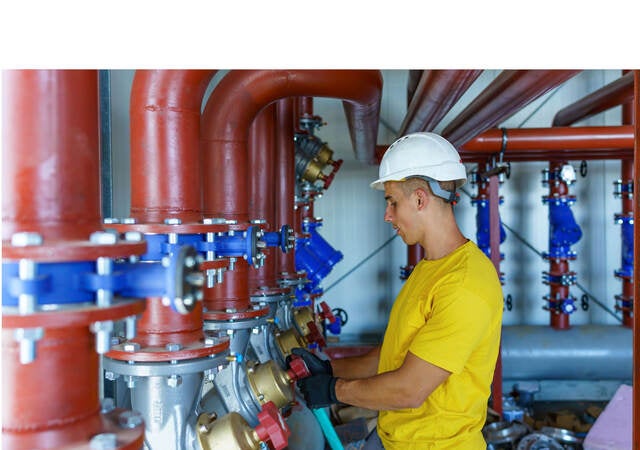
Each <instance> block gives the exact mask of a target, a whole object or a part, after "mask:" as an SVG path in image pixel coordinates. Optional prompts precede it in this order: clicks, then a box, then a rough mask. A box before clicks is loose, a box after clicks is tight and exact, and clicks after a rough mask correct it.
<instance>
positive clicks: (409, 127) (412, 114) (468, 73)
mask: <svg viewBox="0 0 640 450" xmlns="http://www.w3.org/2000/svg"><path fill="white" fill-rule="evenodd" d="M481 73H482V70H425V71H424V72H423V73H422V77H421V78H420V82H419V83H418V86H417V88H416V90H415V93H414V95H413V97H412V100H411V103H410V104H409V108H408V110H407V115H406V116H405V118H404V121H403V122H402V125H401V126H400V131H399V132H398V135H399V136H404V135H405V134H408V133H414V132H416V131H432V130H433V129H434V128H435V127H436V125H438V123H440V121H441V120H442V118H443V117H444V116H445V115H446V114H447V113H448V112H449V110H450V109H451V108H452V107H453V105H455V104H456V102H457V101H458V100H460V97H462V95H463V94H464V93H465V92H466V91H467V89H469V87H470V86H471V85H472V84H473V82H474V81H475V80H476V79H477V78H478V76H480V74H481Z"/></svg>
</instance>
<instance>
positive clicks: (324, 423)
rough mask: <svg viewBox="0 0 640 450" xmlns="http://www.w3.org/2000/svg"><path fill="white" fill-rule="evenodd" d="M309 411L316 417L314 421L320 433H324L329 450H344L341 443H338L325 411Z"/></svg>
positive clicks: (338, 440) (338, 439) (321, 409)
mask: <svg viewBox="0 0 640 450" xmlns="http://www.w3.org/2000/svg"><path fill="white" fill-rule="evenodd" d="M311 411H313V415H314V416H316V419H317V420H318V423H319V424H320V428H322V432H323V433H324V437H325V438H327V442H329V447H331V450H344V447H343V446H342V442H340V438H339V437H338V434H337V433H336V430H335V429H334V428H333V425H332V424H331V420H329V415H328V414H327V411H325V410H324V409H323V408H318V409H312V410H311Z"/></svg>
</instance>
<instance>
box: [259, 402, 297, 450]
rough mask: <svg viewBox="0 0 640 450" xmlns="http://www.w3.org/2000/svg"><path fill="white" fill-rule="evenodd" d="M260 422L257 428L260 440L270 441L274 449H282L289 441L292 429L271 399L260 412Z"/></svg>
mask: <svg viewBox="0 0 640 450" xmlns="http://www.w3.org/2000/svg"><path fill="white" fill-rule="evenodd" d="M258 421H259V422H260V423H259V424H258V425H257V426H256V428H255V430H256V433H258V437H259V438H260V440H262V441H265V442H270V443H271V445H270V447H272V448H273V449H274V450H282V449H283V448H285V447H286V446H287V445H288V443H289V436H290V435H291V430H290V429H289V426H288V425H287V423H286V422H285V421H284V419H283V418H282V416H281V415H280V413H279V412H278V408H276V405H275V403H273V402H272V401H269V402H267V403H265V404H264V405H262V411H260V412H259V413H258Z"/></svg>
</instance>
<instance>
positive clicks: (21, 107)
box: [2, 70, 102, 242]
mask: <svg viewBox="0 0 640 450" xmlns="http://www.w3.org/2000/svg"><path fill="white" fill-rule="evenodd" d="M3 90H4V95H3V102H2V110H3V111H4V112H5V113H4V116H3V117H4V118H3V124H2V125H3V127H2V128H3V145H2V148H3V151H2V160H3V168H2V170H3V176H2V239H3V240H9V239H11V235H13V234H14V233H16V232H19V231H33V232H37V233H39V234H40V235H41V236H42V237H43V238H44V240H45V242H46V241H50V240H86V239H88V237H89V235H90V234H91V233H92V232H94V231H97V230H100V229H102V220H101V217H100V151H99V129H100V128H99V127H100V122H99V118H98V74H97V72H96V71H95V70H71V71H64V70H8V71H5V72H3ZM61 174H68V176H62V175H61Z"/></svg>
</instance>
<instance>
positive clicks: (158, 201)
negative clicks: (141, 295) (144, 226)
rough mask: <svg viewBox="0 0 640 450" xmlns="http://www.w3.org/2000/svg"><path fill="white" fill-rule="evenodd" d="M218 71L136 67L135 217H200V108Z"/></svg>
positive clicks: (133, 121)
mask: <svg viewBox="0 0 640 450" xmlns="http://www.w3.org/2000/svg"><path fill="white" fill-rule="evenodd" d="M215 73H216V71H215V70H137V71H136V74H135V77H134V79H133V85H132V90H131V103H130V111H129V113H130V118H131V119H130V120H131V216H132V217H134V218H136V219H137V221H138V222H156V223H157V222H162V221H163V220H164V219H165V218H169V217H171V218H179V219H181V220H182V221H183V222H194V221H199V220H201V219H202V158H201V154H200V109H201V105H202V99H203V97H204V93H205V91H206V89H207V86H208V84H209V82H210V81H211V78H213V76H214V75H215Z"/></svg>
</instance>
